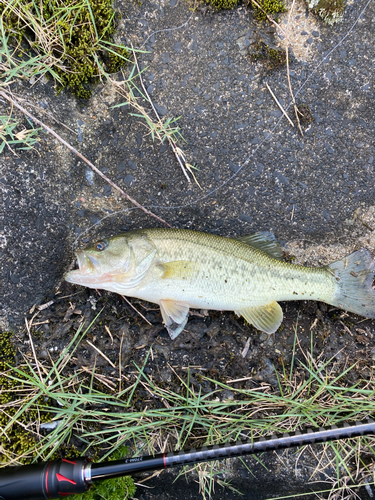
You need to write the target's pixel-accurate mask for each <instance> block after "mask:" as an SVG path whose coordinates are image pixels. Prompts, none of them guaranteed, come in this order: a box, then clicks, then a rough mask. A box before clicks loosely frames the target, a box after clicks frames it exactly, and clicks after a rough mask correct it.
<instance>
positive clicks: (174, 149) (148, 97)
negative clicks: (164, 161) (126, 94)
mask: <svg viewBox="0 0 375 500" xmlns="http://www.w3.org/2000/svg"><path fill="white" fill-rule="evenodd" d="M132 52H133V57H134V62H135V65H136V66H137V71H138V76H139V80H140V82H141V85H142V89H143V92H144V93H145V96H146V98H147V100H148V102H149V103H150V104H151V107H152V110H153V112H154V113H155V116H156V118H157V119H158V121H159V122H160V123H161V119H160V116H159V113H158V112H157V111H156V109H155V106H154V104H153V102H152V101H151V98H150V96H149V95H148V93H147V90H146V88H145V86H144V84H143V80H142V76H141V71H140V69H139V65H138V59H137V56H136V55H135V51H134V49H133V46H132ZM167 139H168V142H169V144H170V146H171V148H172V150H173V153H174V154H175V156H176V158H177V161H178V163H179V164H180V167H181V169H182V171H183V173H184V175H185V177H186V179H187V180H188V182H191V181H190V178H189V176H188V174H187V172H186V169H185V166H184V164H183V161H182V160H185V158H184V157H182V158H181V155H180V154H179V152H178V148H177V144H176V143H175V142H174V141H173V140H172V139H171V138H170V137H169V136H167Z"/></svg>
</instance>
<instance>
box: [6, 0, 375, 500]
mask: <svg viewBox="0 0 375 500" xmlns="http://www.w3.org/2000/svg"><path fill="white" fill-rule="evenodd" d="M117 9H118V10H119V11H121V12H122V13H123V15H122V20H121V23H120V27H119V34H118V40H122V41H123V42H125V43H127V44H129V45H130V43H132V44H133V46H134V47H139V48H143V49H146V50H147V53H144V54H139V55H138V58H139V62H140V64H141V66H142V67H143V68H146V67H147V69H145V71H144V73H143V78H144V83H145V86H146V88H147V90H148V92H149V94H150V97H151V98H152V100H153V102H154V103H155V104H156V106H157V109H158V111H159V113H160V115H163V116H167V117H173V118H175V117H178V116H181V119H180V120H179V124H180V126H181V130H182V134H183V136H184V138H185V140H186V142H185V143H181V147H182V148H183V149H184V151H185V153H186V155H187V157H188V159H189V161H190V163H195V164H197V166H198V168H199V170H197V171H195V175H196V176H197V179H198V181H199V183H200V185H201V186H202V190H200V189H199V187H198V186H197V185H196V184H195V183H194V182H191V183H188V182H187V180H186V179H185V177H184V175H183V173H182V171H181V169H180V167H179V166H178V164H177V162H176V159H175V157H174V155H173V154H172V152H171V150H170V148H169V147H168V146H167V145H166V144H162V145H160V144H156V143H153V142H152V139H151V137H150V135H149V134H148V132H147V129H146V128H145V127H144V125H143V124H142V123H141V121H140V120H139V119H138V118H135V117H134V116H131V110H129V108H128V107H121V108H116V109H114V108H112V106H113V105H114V104H118V103H119V102H121V101H123V100H124V99H121V97H119V96H118V95H117V94H116V93H115V92H114V91H113V89H112V90H111V89H110V87H108V86H104V85H103V86H99V87H97V88H96V89H95V90H94V95H93V98H92V99H91V100H90V101H88V102H77V101H76V100H75V99H74V98H73V97H71V96H70V95H69V94H66V93H62V94H60V95H59V96H58V97H56V96H55V92H54V89H53V86H52V84H51V82H47V81H40V82H39V83H38V84H36V85H35V86H33V87H30V86H29V85H27V84H24V83H23V84H15V85H14V87H13V89H12V90H13V92H15V94H16V95H19V96H21V97H22V98H23V99H24V101H23V105H24V106H25V107H27V108H28V109H29V110H30V111H31V112H33V113H35V114H36V115H37V116H38V117H39V118H40V119H41V120H44V121H45V123H47V124H48V125H49V126H51V127H53V128H54V129H55V130H56V131H57V132H58V133H59V134H61V135H62V136H63V137H64V138H65V139H66V140H67V141H68V142H70V143H71V144H72V145H73V146H74V147H75V148H76V149H78V150H79V151H80V152H82V153H83V154H84V155H85V156H86V157H87V158H89V159H90V160H91V161H92V162H93V163H95V164H96V165H97V166H98V168H100V169H101V170H102V171H103V172H104V173H105V174H106V175H107V176H108V177H110V178H111V179H112V180H113V181H114V182H116V183H117V184H118V185H119V186H121V187H122V188H123V189H124V190H125V191H127V192H128V193H129V194H130V195H131V196H132V197H133V198H135V199H136V200H137V201H138V202H140V203H141V204H143V205H147V206H150V207H152V208H151V210H153V211H154V212H155V213H157V214H158V215H159V216H161V217H163V218H164V219H165V220H166V221H167V222H168V223H169V224H171V225H172V226H174V227H184V228H193V229H197V230H205V231H209V232H212V233H215V234H221V235H223V236H236V235H244V234H248V233H251V232H254V231H257V230H269V231H273V232H274V233H275V234H276V236H277V237H278V239H279V240H280V241H281V243H282V244H283V245H284V246H285V247H286V249H287V251H288V252H289V253H290V254H292V255H294V256H295V257H296V262H299V263H302V264H311V265H322V264H326V263H328V262H332V261H334V260H336V259H338V258H342V257H343V256H344V255H347V254H349V253H350V252H351V251H353V250H354V249H356V248H360V247H361V246H365V247H367V248H369V249H370V250H374V228H375V217H374V209H373V205H374V188H373V185H374V180H375V179H374V156H375V154H374V152H375V146H374V140H373V137H374V120H373V117H374V115H375V109H374V106H375V105H374V102H375V100H374V73H373V70H374V61H375V54H374V50H375V49H374V43H373V41H374V35H373V33H374V30H375V25H374V19H375V15H374V14H375V12H374V9H375V7H374V3H373V2H355V3H352V2H349V3H348V6H347V8H346V12H345V18H344V22H343V23H341V24H340V25H337V26H335V27H330V26H327V25H324V24H323V23H322V22H321V21H320V20H319V19H317V18H315V17H313V15H312V14H311V13H309V12H308V11H306V8H305V4H304V3H298V2H297V3H296V7H295V11H294V12H293V14H292V17H291V18H292V23H291V24H292V25H293V37H292V55H291V66H290V69H291V71H290V77H291V84H292V86H293V90H294V93H295V95H296V99H297V101H298V102H299V103H303V104H305V105H306V106H308V107H309V109H310V111H311V113H312V117H313V119H314V120H313V121H311V122H310V123H306V124H305V125H303V130H304V136H303V137H302V136H301V135H300V133H299V132H298V130H297V127H296V126H295V127H294V128H292V127H291V126H290V124H289V123H288V122H287V120H286V119H285V118H284V117H283V116H282V114H281V111H280V110H279V108H278V107H277V105H276V103H275V102H274V100H273V98H272V97H271V95H270V93H269V91H268V89H267V87H266V85H265V83H266V81H267V83H268V85H269V86H270V88H271V89H273V92H274V93H275V94H276V96H277V98H278V99H279V101H280V102H281V104H282V105H283V106H284V107H285V108H287V106H288V103H289V102H290V94H289V90H288V82H287V78H286V70H285V68H280V69H277V70H275V71H272V72H271V71H269V70H268V69H267V68H266V67H265V66H264V65H263V64H262V63H260V62H257V63H253V62H252V61H251V60H250V58H249V57H248V56H247V55H246V50H245V49H246V47H247V46H248V45H251V43H252V40H253V39H254V37H256V36H257V33H258V31H257V30H258V29H259V28H258V27H257V28H256V29H255V24H254V21H253V19H252V16H251V14H250V13H249V11H248V10H247V9H245V8H244V7H240V8H238V9H236V10H234V11H228V12H219V13H217V12H213V11H210V10H208V11H207V10H206V9H203V10H201V9H199V10H197V11H192V10H189V6H188V4H187V3H185V2H182V1H176V0H168V1H166V2H152V1H147V2H144V3H143V4H142V5H140V4H138V3H136V2H134V3H131V4H129V3H128V2H121V1H119V2H118V3H117ZM287 16H288V14H286V15H284V18H283V19H282V22H281V25H282V26H284V28H285V22H286V20H287ZM267 29H268V28H267ZM279 34H280V37H279V38H278V39H276V40H279V42H280V43H283V37H284V35H283V34H282V33H279ZM284 39H285V37H284ZM29 103H35V104H36V105H37V106H38V107H39V111H37V110H35V108H31V107H30V106H29ZM2 108H3V109H2V112H1V113H2V114H6V112H8V111H9V110H8V108H7V107H6V106H5V105H3V106H2ZM288 113H289V114H290V116H291V117H292V118H293V110H292V108H289V109H288ZM16 116H18V118H19V119H20V120H21V121H22V120H24V119H23V118H22V116H21V115H20V114H17V112H16ZM52 116H53V117H55V118H56V119H58V120H59V121H58V122H56V121H54V120H52V118H51V117H52ZM293 119H294V118H293ZM25 123H26V122H25ZM62 123H63V124H64V125H66V126H68V127H70V129H71V130H68V129H66V128H64V127H62V125H61V124H62ZM0 163H1V170H0V196H1V202H2V207H3V210H2V213H1V219H0V224H1V226H0V230H1V237H0V252H1V253H0V259H1V261H0V267H1V268H0V272H1V280H2V297H1V310H0V327H1V328H2V329H4V330H8V329H14V330H16V331H18V332H19V333H18V336H17V339H18V341H19V342H22V341H23V340H25V337H24V332H23V333H22V326H23V324H24V318H25V317H28V318H29V317H30V314H29V311H30V309H31V308H32V306H33V305H34V304H41V303H46V302H48V301H49V300H53V301H54V303H53V304H52V305H51V306H50V307H49V308H47V309H46V310H45V311H42V312H41V313H40V315H39V316H38V318H39V319H40V320H41V321H42V320H49V323H46V324H44V325H41V326H40V332H43V336H42V339H41V340H39V341H38V340H36V347H37V350H38V355H39V356H40V357H41V358H42V359H43V357H44V356H47V351H48V350H50V349H51V348H53V349H54V350H55V352H59V351H60V350H61V349H62V348H63V346H65V345H66V343H67V342H68V340H69V339H70V338H71V336H72V335H73V332H74V331H75V328H76V327H77V324H78V321H79V318H80V317H82V315H83V316H84V317H85V319H86V320H90V319H92V318H93V317H94V314H95V310H94V309H93V304H95V303H96V301H98V302H97V307H98V308H99V307H101V306H102V305H105V309H104V311H103V313H102V316H101V321H102V324H101V325H98V326H95V328H94V329H93V330H92V331H90V333H89V338H90V339H91V341H93V342H94V343H96V345H97V347H99V348H100V349H101V350H102V351H103V352H104V353H105V354H106V355H107V356H108V357H109V358H110V359H111V360H113V361H116V360H118V356H119V340H117V341H116V343H115V344H114V345H112V344H111V343H110V342H109V339H108V335H107V334H106V332H105V330H103V325H104V324H106V325H107V326H108V327H109V329H110V331H111V332H112V334H113V335H114V337H115V338H117V339H119V335H120V334H121V335H123V333H124V332H125V335H126V342H124V343H123V347H122V353H121V355H122V363H123V364H124V370H125V369H126V366H129V365H130V363H131V362H132V361H133V360H134V361H140V360H142V359H144V356H145V352H146V350H147V348H148V347H149V346H150V345H153V346H154V350H155V353H156V356H155V359H154V361H153V364H152V365H150V370H151V371H152V373H153V374H154V375H155V377H156V380H157V377H160V380H164V379H167V380H168V376H169V375H168V368H167V366H168V363H169V364H171V365H172V366H174V367H176V368H179V369H180V370H182V367H183V366H188V365H190V366H199V367H203V368H204V370H206V371H207V372H208V373H210V374H212V375H213V376H216V375H221V376H222V377H224V378H226V379H227V380H228V379H231V378H241V377H248V376H249V374H251V375H252V376H253V377H254V380H255V381H257V382H261V381H265V382H267V383H270V384H275V383H276V379H275V375H274V371H273V369H272V368H271V366H273V365H274V366H275V367H276V368H278V367H280V362H281V358H282V359H283V361H284V362H285V363H288V362H289V361H290V359H291V356H292V347H293V341H294V331H295V326H296V324H297V320H298V333H299V338H300V341H301V347H302V348H304V349H309V348H310V331H311V327H312V325H314V328H313V334H314V354H316V355H322V356H323V358H325V359H328V358H330V357H332V356H334V355H336V356H337V363H338V365H337V366H338V369H339V368H340V367H343V366H345V363H346V362H350V363H354V362H355V361H358V360H360V361H361V364H360V369H359V371H358V372H357V377H368V376H369V374H368V372H369V370H371V364H372V359H373V355H374V348H375V340H374V339H373V334H374V332H375V324H374V322H373V321H370V320H366V321H364V322H362V320H363V318H359V317H355V316H353V315H349V316H340V314H341V313H340V312H338V311H337V310H332V308H330V307H327V306H325V305H322V304H316V303H314V302H311V303H304V302H300V303H298V302H291V303H285V304H282V306H283V310H284V317H285V319H284V323H283V328H282V330H281V331H280V332H278V333H277V335H275V336H273V337H271V338H268V337H267V336H265V335H262V334H260V333H259V332H256V331H255V330H254V329H253V328H251V327H249V326H246V325H245V324H244V322H243V321H242V320H239V319H238V318H236V317H235V316H234V315H233V314H231V313H225V314H220V313H216V312H215V313H210V314H209V315H208V316H204V315H203V314H201V313H199V312H198V315H192V316H191V318H190V320H189V323H188V327H187V329H186V330H187V331H186V332H184V333H183V334H182V335H180V336H179V337H178V338H177V339H176V340H175V341H173V342H171V341H170V339H169V337H168V335H167V333H166V331H165V329H164V328H163V325H162V321H161V316H160V313H159V311H158V310H157V309H156V310H155V309H154V308H151V309H150V307H149V305H145V307H146V308H143V307H142V305H141V304H138V303H135V305H136V307H137V308H138V309H140V310H141V311H142V314H144V315H145V317H146V318H147V320H148V321H149V322H150V323H151V325H149V324H147V323H146V322H145V321H144V320H142V319H141V318H140V317H139V315H138V314H137V313H136V312H135V311H134V310H133V309H132V308H131V307H130V306H129V305H128V304H127V303H125V302H124V301H123V300H122V299H121V298H119V297H117V296H114V295H111V294H107V293H101V294H98V293H97V292H94V291H88V290H82V289H79V288H78V287H74V286H70V285H68V284H66V283H64V282H62V278H63V274H64V272H65V271H66V270H67V269H68V268H69V266H70V265H71V263H72V261H73V249H74V248H75V247H76V246H77V245H82V244H85V242H87V241H88V240H90V238H97V237H100V236H104V235H109V234H116V233H118V232H120V231H124V230H129V229H135V228H139V227H147V226H152V227H155V226H161V224H160V223H159V222H157V221H156V220H155V219H153V218H151V217H148V216H146V215H145V214H143V213H142V212H140V211H139V210H136V209H133V208H132V207H131V205H130V204H129V203H128V202H127V201H126V200H125V199H124V198H122V197H121V196H120V195H119V194H117V193H116V192H115V191H114V189H113V188H111V187H110V186H108V185H107V184H106V183H105V182H104V181H102V179H99V178H98V177H97V176H95V175H92V172H91V170H90V169H89V167H87V166H86V165H85V164H84V163H83V162H82V161H81V160H79V159H78V158H77V157H76V156H74V155H73V154H72V153H70V152H68V151H67V150H66V149H65V148H64V147H63V146H61V145H60V144H59V143H58V142H57V141H56V140H55V139H53V138H51V136H48V135H47V134H45V135H43V140H42V141H41V143H40V145H39V146H38V149H37V151H31V152H28V153H22V152H20V153H19V157H15V156H14V155H13V154H12V153H11V152H9V151H7V152H6V154H3V155H2V156H1V158H0ZM118 211H121V212H120V213H116V212H118ZM103 217H107V218H106V219H104V220H103ZM75 294H76V295H75ZM61 297H66V298H61ZM90 297H92V298H91V299H90ZM70 302H72V303H74V305H75V308H76V310H77V311H80V314H74V313H73V314H72V315H71V316H70V317H69V318H66V319H67V320H66V321H63V319H64V318H65V317H66V313H67V311H68V309H69V306H70ZM348 330H349V331H348ZM249 338H250V346H249V350H248V353H247V355H246V356H245V357H242V356H241V352H242V351H243V349H244V347H245V345H246V342H247V340H248V339H249ZM142 346H143V347H142ZM322 353H323V354H322ZM80 356H81V357H80V358H79V362H80V363H82V364H83V365H84V366H87V367H90V366H91V364H92V363H93V360H94V359H95V358H96V359H97V361H96V362H97V363H99V365H97V366H99V367H100V369H101V370H103V371H104V372H105V371H106V370H109V367H108V366H107V365H106V363H105V362H104V361H103V362H102V361H100V359H99V358H97V357H96V354H95V352H94V350H93V349H91V348H90V346H88V345H87V344H86V345H85V346H84V347H83V348H82V352H81V354H80ZM100 363H101V365H100ZM247 383H248V384H251V381H248V382H246V383H245V384H244V387H246V384H247ZM283 460H284V461H283V463H284V466H282V465H280V464H281V462H278V461H275V460H274V458H272V457H271V458H270V459H269V467H270V472H264V470H263V469H262V468H260V467H258V466H257V465H256V463H255V462H251V463H252V471H253V472H254V476H255V477H253V476H250V475H249V473H247V472H245V469H244V468H241V465H240V464H236V465H235V466H234V469H233V470H234V471H235V473H234V474H233V475H232V476H231V479H232V482H233V483H234V485H235V486H236V487H237V483H236V481H238V489H240V490H241V491H242V492H245V495H247V496H244V497H242V498H249V499H250V498H259V499H260V498H267V497H270V496H273V497H277V495H280V493H282V494H284V495H286V494H288V493H289V494H296V493H297V492H301V491H305V490H304V488H306V490H309V489H310V488H311V486H308V485H306V483H307V481H308V478H309V476H310V471H311V468H312V467H314V465H313V464H312V463H311V461H310V460H311V457H309V456H307V457H306V461H305V462H303V461H300V462H299V464H300V467H301V472H300V473H299V474H297V475H296V473H295V470H294V467H295V463H294V458H293V455H290V458H289V459H288V460H286V459H285V458H284V459H283ZM249 463H250V462H249ZM285 464H287V465H285ZM173 477H174V474H173V473H168V474H165V475H163V476H161V478H159V479H158V478H156V479H153V480H152V481H153V482H151V483H147V484H151V485H152V486H153V487H154V489H151V490H139V494H138V497H137V498H143V499H146V498H147V499H148V498H154V499H157V498H171V499H172V498H173V499H174V498H181V497H183V498H193V497H194V495H195V497H196V494H197V493H196V488H197V486H196V484H195V483H194V478H193V479H192V480H191V481H190V483H189V486H187V485H186V484H185V483H181V481H184V480H179V482H177V483H176V484H175V483H173V485H172V480H173ZM270 477H272V478H273V480H272V481H270V479H269V478H270ZM240 478H241V479H240ZM249 478H250V479H249ZM248 481H251V488H252V489H251V492H249V491H250V489H249V483H248ZM265 482H267V486H268V490H267V492H265V489H264V484H265ZM244 485H246V486H245V487H244ZM190 487H191V488H192V490H191V491H192V492H191V493H188V492H189V491H190V489H189V488H190ZM179 488H180V489H179ZM188 495H190V496H188ZM216 495H217V498H230V495H232V493H230V492H229V491H228V490H226V492H225V493H223V492H222V491H221V490H220V489H217V493H216ZM224 495H226V496H224ZM228 495H229V496H228ZM251 495H253V496H251ZM365 495H366V493H363V495H362V496H361V498H366V496H365ZM233 498H236V494H234V493H233Z"/></svg>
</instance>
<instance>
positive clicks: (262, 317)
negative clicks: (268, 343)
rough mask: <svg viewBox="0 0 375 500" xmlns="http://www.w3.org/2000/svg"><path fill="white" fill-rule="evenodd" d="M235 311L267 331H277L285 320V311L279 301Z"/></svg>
mask: <svg viewBox="0 0 375 500" xmlns="http://www.w3.org/2000/svg"><path fill="white" fill-rule="evenodd" d="M235 312H236V313H237V314H240V315H241V316H243V317H244V318H245V319H246V321H247V322H248V323H251V324H252V325H254V326H255V328H257V329H258V330H261V331H262V332H266V333H275V332H276V330H277V329H278V328H279V326H280V325H281V322H282V320H283V311H282V309H281V307H280V306H279V304H278V303H277V302H271V303H270V304H267V305H265V306H258V307H247V308H246V309H241V310H240V311H235Z"/></svg>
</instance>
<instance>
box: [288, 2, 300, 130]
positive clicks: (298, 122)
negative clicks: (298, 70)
mask: <svg viewBox="0 0 375 500" xmlns="http://www.w3.org/2000/svg"><path fill="white" fill-rule="evenodd" d="M295 1H296V0H293V3H292V6H291V8H290V11H289V16H288V24H287V29H286V49H285V52H286V74H287V78H288V85H289V92H290V95H291V96H292V101H293V107H294V113H295V115H296V119H297V125H298V130H299V131H300V133H301V135H302V137H303V132H302V128H301V123H300V121H299V116H298V113H299V114H301V112H300V111H299V109H298V107H297V104H296V100H295V98H294V94H293V90H292V84H291V82H290V73H289V26H290V19H291V16H292V12H293V9H294V4H295Z"/></svg>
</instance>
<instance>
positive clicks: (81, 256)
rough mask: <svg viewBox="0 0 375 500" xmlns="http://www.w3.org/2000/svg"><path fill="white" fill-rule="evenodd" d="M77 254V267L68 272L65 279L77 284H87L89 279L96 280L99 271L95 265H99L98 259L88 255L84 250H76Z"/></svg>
mask: <svg viewBox="0 0 375 500" xmlns="http://www.w3.org/2000/svg"><path fill="white" fill-rule="evenodd" d="M75 256H76V264H77V268H76V269H73V270H72V271H69V272H68V273H66V275H65V281H68V282H69V283H75V284H77V285H86V283H87V282H88V281H93V280H95V281H96V280H97V279H98V274H99V273H98V270H97V269H96V267H95V265H98V261H97V260H96V259H95V258H94V257H92V258H91V257H90V256H88V255H86V254H85V252H83V251H82V250H81V251H77V252H75Z"/></svg>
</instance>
